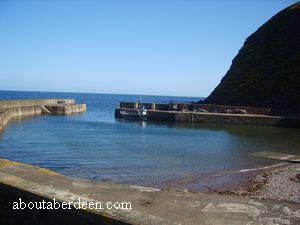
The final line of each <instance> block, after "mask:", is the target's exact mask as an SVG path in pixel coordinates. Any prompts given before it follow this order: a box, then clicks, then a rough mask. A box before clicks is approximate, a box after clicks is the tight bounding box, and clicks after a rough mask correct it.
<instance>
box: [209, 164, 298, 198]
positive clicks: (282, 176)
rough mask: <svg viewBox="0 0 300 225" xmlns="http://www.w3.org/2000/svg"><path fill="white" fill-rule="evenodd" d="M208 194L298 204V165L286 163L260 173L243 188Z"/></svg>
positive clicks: (215, 191)
mask: <svg viewBox="0 0 300 225" xmlns="http://www.w3.org/2000/svg"><path fill="white" fill-rule="evenodd" d="M210 192H211V193H215V194H221V195H238V196H247V197H252V198H259V199H274V200H287V201H293V202H297V203H300V163H287V164H285V165H283V166H280V167H278V168H274V169H270V170H265V171H261V173H259V174H257V175H256V176H255V178H254V179H252V180H251V181H250V182H249V183H248V185H246V186H243V187H238V188H236V189H232V190H225V191H224V190H221V191H219V190H211V191H210Z"/></svg>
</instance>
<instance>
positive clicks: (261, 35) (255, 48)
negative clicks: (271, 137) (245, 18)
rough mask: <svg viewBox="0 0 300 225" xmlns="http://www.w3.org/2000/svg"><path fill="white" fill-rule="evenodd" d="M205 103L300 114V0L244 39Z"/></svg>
mask: <svg viewBox="0 0 300 225" xmlns="http://www.w3.org/2000/svg"><path fill="white" fill-rule="evenodd" d="M205 102H206V103H210V104H227V105H243V106H256V107H272V108H274V109H276V110H286V111H291V112H294V113H295V112H296V113H300V2H298V3H296V4H294V5H291V6H289V7H288V8H286V9H284V10H282V11H281V12H279V13H278V14H276V15H275V16H274V17H272V18H271V19H270V20H269V21H267V22H266V23H265V24H264V25H263V26H261V27H260V28H259V29H258V30H257V31H256V32H255V33H253V34H252V35H251V36H249V37H248V38H247V39H246V41H245V43H244V46H243V47H242V48H241V49H240V51H239V53H238V55H237V56H236V57H235V58H234V59H233V61H232V65H231V67H230V69H229V70H228V72H227V73H226V75H225V76H224V77H223V79H222V80H221V83H220V84H219V85H218V86H217V87H216V88H215V90H214V91H213V92H212V93H211V94H210V96H209V97H208V98H206V99H205Z"/></svg>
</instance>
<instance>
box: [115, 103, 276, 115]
mask: <svg viewBox="0 0 300 225" xmlns="http://www.w3.org/2000/svg"><path fill="white" fill-rule="evenodd" d="M139 104H140V103H138V102H120V108H126V109H136V108H137V107H138V106H139ZM142 104H143V106H144V107H145V108H146V109H150V110H162V111H183V110H185V111H197V110H199V109H203V110H206V111H208V112H218V113H226V112H227V111H228V110H230V111H234V110H236V109H243V110H246V111H247V113H249V114H254V115H271V114H273V113H272V112H273V111H274V110H272V109H271V108H256V107H244V106H230V105H211V104H198V103H184V102H170V103H147V102H146V103H144V102H143V103H142Z"/></svg>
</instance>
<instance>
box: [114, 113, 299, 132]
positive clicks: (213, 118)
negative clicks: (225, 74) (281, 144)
mask: <svg viewBox="0 0 300 225" xmlns="http://www.w3.org/2000/svg"><path fill="white" fill-rule="evenodd" d="M121 110H122V109H120V108H117V109H116V110H115V117H116V118H121V114H120V111H121ZM126 110H134V109H126ZM147 120H149V121H169V122H188V123H218V124H236V125H256V126H281V127H293V128H300V117H284V116H268V115H254V114H252V115H250V114H228V113H210V112H209V113H204V112H180V111H164V110H148V117H147Z"/></svg>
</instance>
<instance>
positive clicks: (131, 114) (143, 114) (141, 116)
mask: <svg viewBox="0 0 300 225" xmlns="http://www.w3.org/2000/svg"><path fill="white" fill-rule="evenodd" d="M120 115H121V117H122V118H124V119H134V120H146V119H147V116H148V112H147V109H145V107H144V106H143V107H141V108H139V109H130V110H128V109H123V110H121V111H120Z"/></svg>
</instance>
